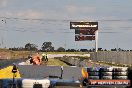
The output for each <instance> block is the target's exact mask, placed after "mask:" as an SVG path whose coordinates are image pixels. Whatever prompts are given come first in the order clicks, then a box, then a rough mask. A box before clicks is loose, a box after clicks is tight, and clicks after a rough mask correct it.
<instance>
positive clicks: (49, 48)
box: [42, 42, 54, 52]
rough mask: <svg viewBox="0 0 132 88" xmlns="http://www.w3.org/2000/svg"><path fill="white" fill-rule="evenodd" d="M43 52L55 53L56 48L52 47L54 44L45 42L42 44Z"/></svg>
mask: <svg viewBox="0 0 132 88" xmlns="http://www.w3.org/2000/svg"><path fill="white" fill-rule="evenodd" d="M42 51H47V52H49V51H54V47H53V46H52V43H51V42H44V43H43V44H42Z"/></svg>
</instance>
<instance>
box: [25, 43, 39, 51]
mask: <svg viewBox="0 0 132 88" xmlns="http://www.w3.org/2000/svg"><path fill="white" fill-rule="evenodd" d="M37 47H38V46H37V45H35V44H31V43H27V44H26V45H25V50H33V51H36V50H38V49H37Z"/></svg>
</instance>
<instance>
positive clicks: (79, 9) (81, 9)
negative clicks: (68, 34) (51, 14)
mask: <svg viewBox="0 0 132 88" xmlns="http://www.w3.org/2000/svg"><path fill="white" fill-rule="evenodd" d="M66 11H67V12H68V13H69V14H81V13H88V14H91V13H94V12H95V11H96V8H95V7H90V6H73V5H72V6H71V5H70V6H66Z"/></svg>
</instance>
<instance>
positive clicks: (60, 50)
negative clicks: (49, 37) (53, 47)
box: [57, 47, 65, 52]
mask: <svg viewBox="0 0 132 88" xmlns="http://www.w3.org/2000/svg"><path fill="white" fill-rule="evenodd" d="M57 51H58V52H65V48H63V47H59V48H58V49H57Z"/></svg>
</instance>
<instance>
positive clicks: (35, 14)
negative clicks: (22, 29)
mask: <svg viewBox="0 0 132 88" xmlns="http://www.w3.org/2000/svg"><path fill="white" fill-rule="evenodd" d="M16 16H17V17H22V18H30V19H39V18H41V17H42V16H43V13H41V12H39V11H35V10H34V11H33V10H27V11H20V12H18V13H16Z"/></svg>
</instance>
